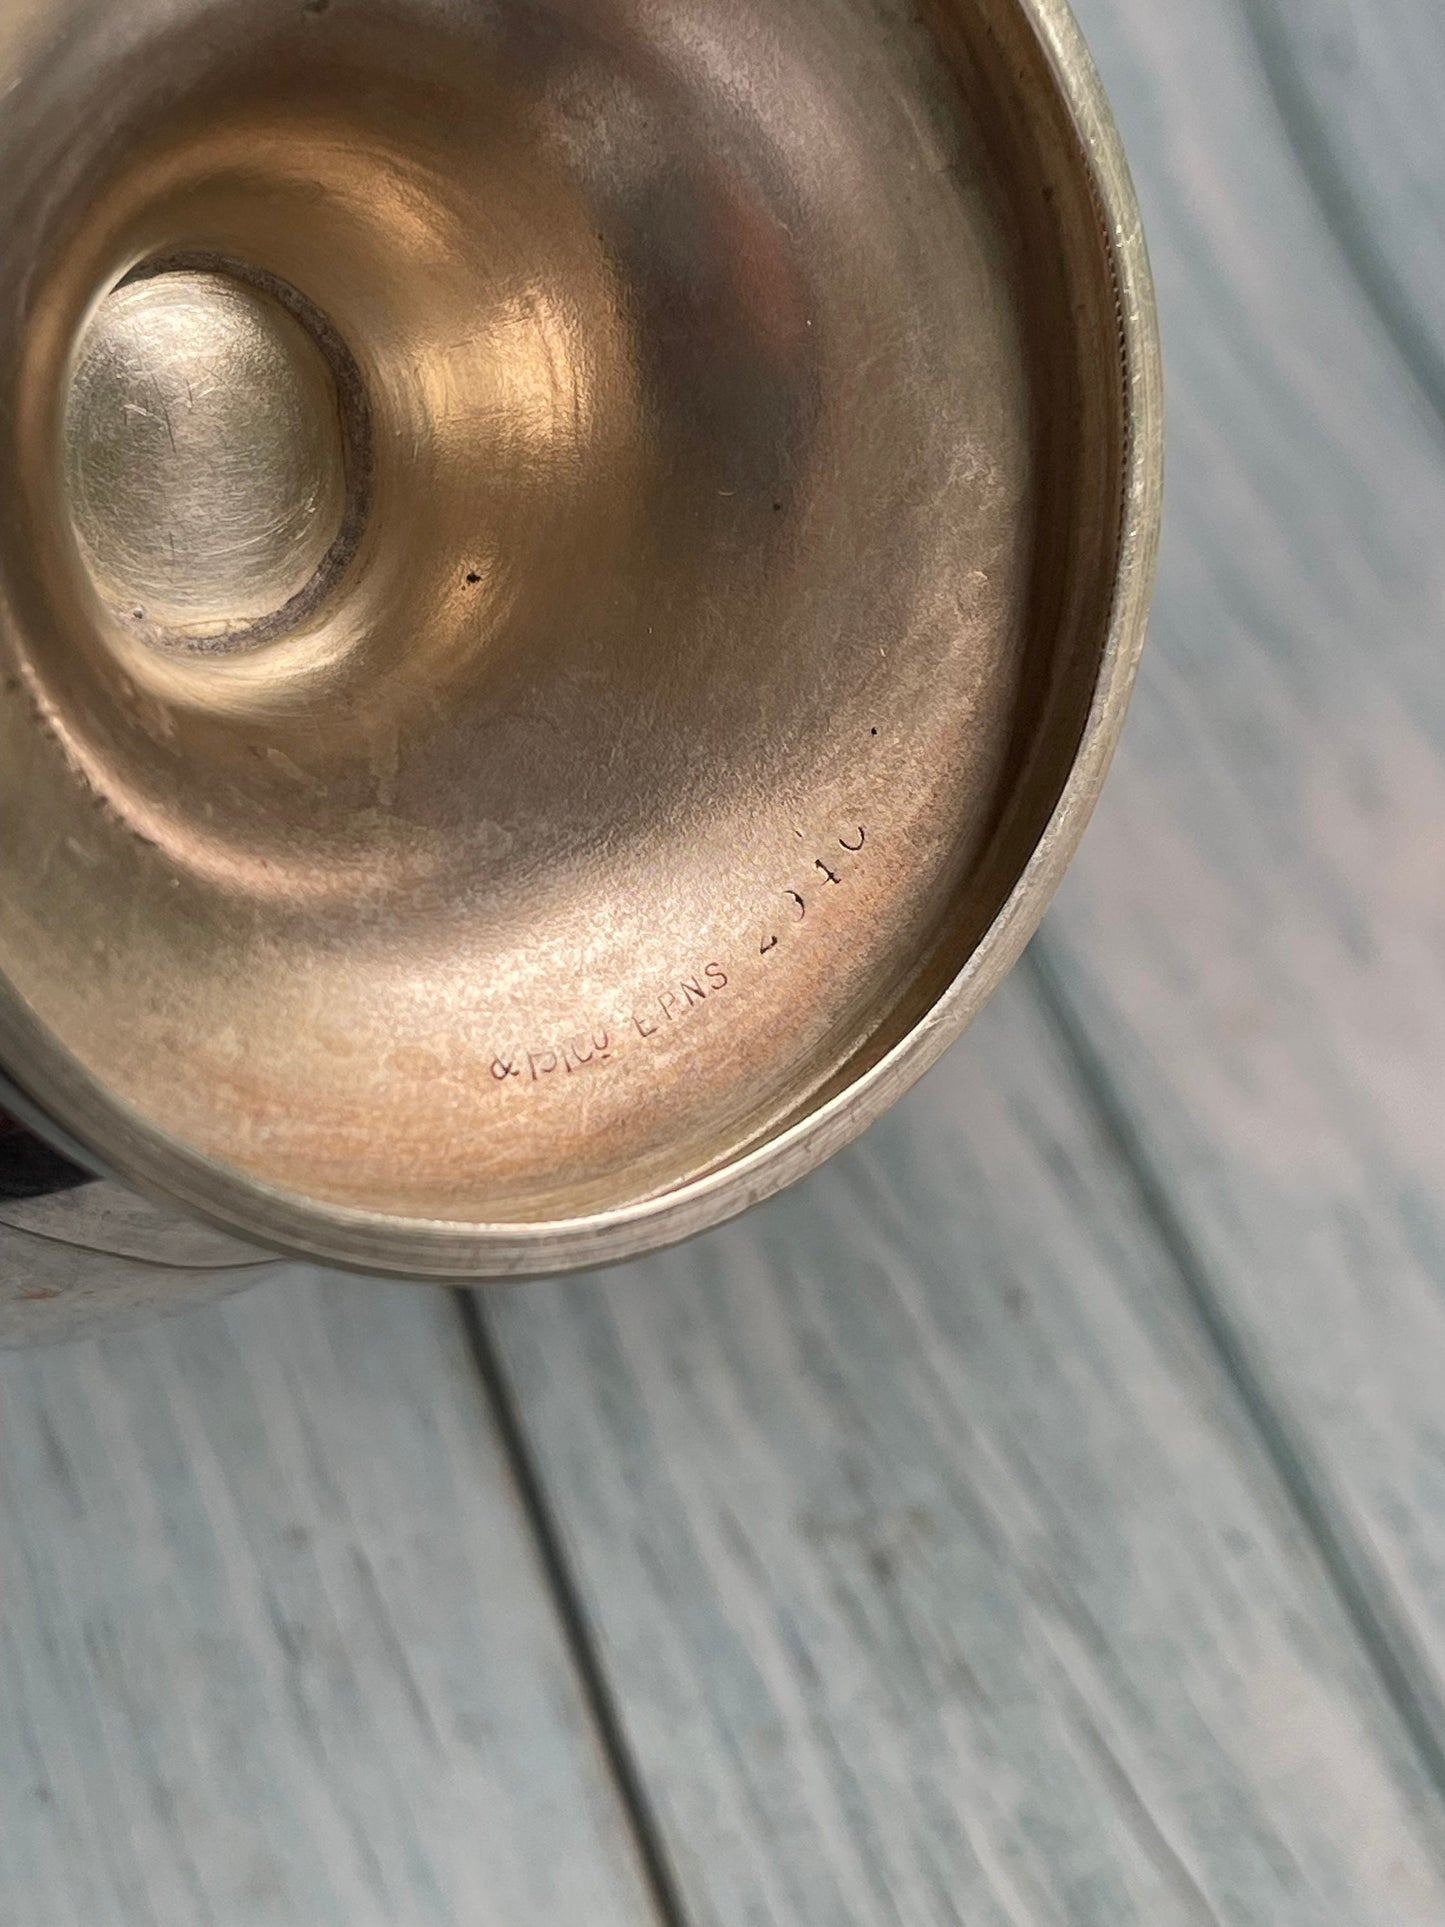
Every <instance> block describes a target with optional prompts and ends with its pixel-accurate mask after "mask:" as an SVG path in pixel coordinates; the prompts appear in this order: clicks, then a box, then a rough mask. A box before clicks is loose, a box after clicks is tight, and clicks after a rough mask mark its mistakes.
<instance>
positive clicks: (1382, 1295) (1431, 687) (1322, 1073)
mask: <svg viewBox="0 0 1445 1927" xmlns="http://www.w3.org/2000/svg"><path fill="white" fill-rule="evenodd" d="M1264 3H1265V0H1257V4H1258V5H1259V6H1261V7H1262V6H1263V5H1264ZM1270 3H1271V4H1272V0H1270ZM1253 5H1254V0H1252V5H1251V9H1250V10H1248V11H1246V10H1245V8H1244V7H1243V6H1241V5H1240V4H1239V0H1231V4H1228V5H1221V6H1217V7H1208V8H1201V7H1196V6H1193V5H1191V4H1187V3H1186V0H1150V4H1148V5H1143V4H1130V5H1127V6H1126V5H1123V4H1116V3H1115V0H1086V3H1085V5H1084V8H1083V12H1084V18H1085V25H1086V27H1087V28H1089V30H1090V31H1091V33H1092V36H1093V39H1094V41H1095V44H1096V48H1097V50H1098V51H1099V53H1100V55H1101V57H1102V60H1103V64H1104V70H1105V73H1106V77H1107V78H1109V79H1110V81H1111V83H1112V86H1113V89H1114V93H1115V96H1116V102H1117V105H1118V108H1119V111H1120V117H1121V121H1122V123H1123V126H1124V131H1125V136H1126V140H1128V141H1129V143H1130V145H1131V150H1132V153H1133V157H1134V162H1135V166H1136V169H1137V171H1138V173H1139V176H1140V181H1141V188H1142V194H1143V200H1144V204H1145V214H1146V220H1147V221H1148V222H1149V224H1150V231H1151V234H1152V237H1153V250H1154V256H1155V264H1156V270H1157V273H1158V277H1159V282H1160V292H1161V309H1162V315H1163V321H1164V327H1165V335H1166V342H1167V346H1168V354H1169V360H1170V369H1171V375H1172V409H1171V412H1172V454H1171V476H1172V504H1171V512H1170V522H1169V528H1168V532H1167V535H1166V553H1165V559H1164V570H1163V580H1162V588H1161V594H1160V598H1159V603H1158V616H1157V620H1156V623H1155V627H1154V636H1153V649H1152V656H1151V660H1150V662H1149V666H1148V670H1147V673H1146V675H1145V677H1144V680H1143V682H1142V685H1141V688H1140V692H1139V697H1138V700H1137V702H1136V705H1135V711H1134V715H1133V718H1132V720H1131V724H1130V729H1129V732H1128V740H1127V744H1126V748H1125V751H1124V753H1123V755H1122V756H1121V758H1120V760H1119V763H1118V765H1117V767H1116V770H1115V775H1114V780H1113V782H1112V785H1111V789H1110V792H1109V795H1108V796H1107V798H1106V801H1105V804H1104V807H1103V810H1102V812H1101V815H1100V818H1099V821H1098V823H1097V825H1096V829H1095V832H1094V834H1093V835H1092V836H1091V838H1090V839H1089V841H1088V843H1087V845H1086V848H1085V850H1084V852H1083V855H1082V858H1081V861H1080V863H1079V865H1078V867H1077V869H1076V871H1075V872H1074V874H1073V876H1072V877H1071V879H1070V881H1069V884H1068V886H1067V888H1066V891H1065V893H1064V897H1063V900H1062V903H1061V906H1060V910H1059V913H1058V914H1057V915H1056V917H1055V918H1054V920H1053V922H1052V924H1051V926H1050V931H1049V937H1048V946H1047V955H1048V956H1049V957H1050V959H1051V962H1052V969H1053V973H1054V977H1055V980H1056V982H1057V984H1058V986H1059V989H1060V992H1061V994H1062V997H1063V999H1064V1002H1065V1005H1066V1006H1067V1010H1068V1012H1069V1014H1070V1021H1071V1022H1072V1023H1073V1024H1074V1026H1075V1027H1076V1031H1077V1035H1078V1037H1079V1039H1080V1040H1081V1042H1082V1044H1083V1047H1084V1050H1085V1054H1086V1055H1088V1056H1090V1057H1091V1058H1092V1059H1093V1061H1094V1062H1095V1063H1096V1065H1097V1066H1098V1067H1099V1072H1100V1078H1101V1080H1102V1082H1101V1085H1100V1095H1101V1096H1102V1097H1104V1099H1105V1100H1106V1101H1110V1093H1111V1092H1112V1093H1113V1101H1117V1104H1118V1107H1119V1113H1120V1121H1121V1124H1122V1126H1123V1128H1124V1130H1125V1132H1126V1135H1127V1136H1128V1137H1129V1139H1130V1142H1131V1144H1132V1146H1133V1148H1134V1150H1135V1152H1136V1154H1137V1156H1138V1157H1139V1159H1140V1161H1141V1163H1142V1165H1143V1166H1144V1167H1145V1168H1146V1169H1147V1171H1148V1172H1149V1174H1150V1176H1151V1181H1152V1182H1153V1183H1154V1184H1155V1186H1156V1187H1157V1189H1158V1190H1159V1192H1160V1193H1161V1195H1164V1196H1166V1197H1167V1198H1168V1200H1169V1210H1170V1212H1171V1213H1172V1215H1173V1219H1174V1222H1175V1224H1176V1227H1177V1230H1178V1234H1179V1239H1180V1240H1181V1241H1182V1243H1183V1244H1184V1245H1186V1246H1187V1248H1188V1264H1189V1266H1190V1267H1191V1268H1192V1272H1193V1275H1194V1278H1195V1281H1196V1284H1197V1287H1198V1290H1199V1292H1200V1294H1201V1297H1202V1299H1203V1300H1204V1301H1207V1303H1208V1304H1209V1305H1212V1307H1213V1308H1214V1314H1215V1316H1216V1317H1217V1320H1218V1331H1219V1335H1220V1338H1221V1340H1222V1343H1223V1346H1224V1349H1225V1350H1226V1352H1227V1353H1228V1354H1229V1355H1230V1357H1231V1360H1232V1365H1233V1368H1234V1369H1235V1371H1236V1375H1237V1377H1238V1378H1239V1381H1240V1383H1241V1385H1242V1386H1243V1387H1244V1388H1245V1391H1246V1394H1247V1396H1248V1397H1249V1398H1250V1400H1251V1402H1252V1403H1253V1405H1254V1406H1255V1408H1256V1410H1257V1411H1258V1412H1259V1413H1260V1415H1261V1417H1262V1419H1263V1420H1264V1422H1265V1423H1266V1424H1267V1426H1268V1427H1269V1428H1270V1429H1271V1430H1272V1433H1273V1436H1274V1438H1275V1440H1276V1443H1277V1446H1278V1448H1279V1451H1280V1453H1281V1457H1282V1462H1284V1463H1286V1464H1287V1466H1288V1469H1289V1474H1290V1477H1291V1480H1292V1482H1293V1484H1294V1485H1295V1487H1296V1489H1297V1491H1298V1493H1299V1496H1300V1499H1301V1503H1302V1504H1303V1505H1304V1506H1305V1507H1306V1509H1307V1510H1308V1511H1309V1512H1310V1514H1311V1516H1312V1517H1313V1519H1314V1520H1315V1522H1316V1527H1317V1530H1318V1532H1319V1534H1320V1538H1321V1542H1322V1544H1323V1545H1324V1546H1325V1548H1326V1552H1327V1556H1328V1557H1329V1559H1330V1561H1331V1564H1332V1566H1333V1568H1334V1569H1335V1571H1336V1573H1337V1576H1338V1579H1339V1583H1340V1584H1341V1586H1342V1587H1343V1588H1344V1589H1345V1590H1346V1591H1347V1592H1348V1593H1349V1594H1350V1595H1351V1597H1352V1599H1353V1602H1354V1610H1355V1613H1356V1616H1357V1618H1358V1620H1359V1622H1360V1624H1361V1627H1362V1630H1363V1632H1364V1633H1365V1636H1366V1637H1367V1639H1369V1640H1370V1642H1371V1643H1372V1644H1373V1645H1374V1647H1375V1648H1376V1650H1377V1652H1378V1654H1379V1657H1380V1660H1381V1664H1382V1667H1383V1669H1384V1671H1385V1673H1386V1675H1387V1676H1388V1677H1390V1678H1391V1679H1392V1682H1393V1690H1394V1691H1395V1693H1396V1696H1397V1698H1398V1699H1399V1700H1400V1703H1401V1705H1402V1707H1404V1708H1405V1709H1406V1711H1407V1713H1408V1716H1409V1717H1410V1718H1411V1720H1412V1723H1413V1725H1414V1727H1415V1731H1416V1737H1417V1742H1418V1744H1419V1746H1420V1748H1421V1752H1422V1757H1424V1758H1426V1759H1427V1761H1428V1763H1429V1765H1430V1769H1431V1771H1432V1773H1433V1774H1434V1776H1435V1777H1436V1779H1437V1780H1442V1779H1445V1690H1442V1654H1445V1416H1442V1412H1445V1408H1442V1396H1441V1386H1442V1382H1445V1380H1442V1370H1445V1292H1442V1285H1445V1131H1442V1128H1441V1126H1442V1099H1441V1092H1442V1089H1445V891H1442V889H1441V876H1442V829H1441V826H1442V824H1445V677H1442V675H1441V636H1442V610H1445V545H1442V543H1441V540H1440V533H1439V532H1440V529H1441V527H1442V524H1445V438H1442V433H1441V424H1440V421H1439V418H1438V417H1437V415H1436V413H1435V411H1434V409H1433V408H1432V407H1431V406H1430V405H1429V402H1428V399H1427V397H1426V395H1425V394H1424V392H1423V391H1422V389H1421V386H1420V384H1419V382H1418V380H1417V379H1416V376H1415V373H1414V371H1413V369H1412V368H1411V366H1410V364H1409V360H1408V358H1407V357H1405V356H1403V355H1402V354H1401V352H1400V348H1399V343H1398V341H1397V339H1396V338H1395V337H1394V336H1393V335H1392V334H1391V332H1390V331H1389V330H1388V329H1387V328H1386V326H1385V325H1384V321H1383V319H1382V315H1381V311H1380V307H1379V303H1378V300H1377V298H1376V294H1375V292H1374V291H1373V290H1372V289H1371V288H1370V287H1369V286H1368V285H1367V284H1366V282H1365V281H1364V280H1362V278H1361V276H1360V274H1359V272H1358V261H1357V259H1356V257H1355V256H1353V255H1352V254H1351V252H1350V251H1349V250H1348V249H1347V248H1345V247H1344V246H1342V244H1341V240H1340V236H1339V233H1338V231H1337V224H1336V223H1335V221H1334V219H1333V218H1332V215H1331V212H1330V210H1329V208H1328V205H1327V193H1328V190H1327V183H1324V182H1322V181H1321V179H1320V178H1319V177H1318V175H1317V174H1316V173H1314V172H1313V171H1312V170H1311V168H1310V167H1309V166H1308V165H1307V161H1308V153H1307V151H1305V150H1302V148H1301V145H1300V142H1299V140H1298V138H1297V136H1296V135H1295V134H1292V133H1290V132H1288V131H1287V130H1286V128H1285V125H1284V123H1283V121H1282V119H1281V115H1280V111H1279V101H1278V92H1279V90H1278V87H1277V85H1274V86H1272V85H1271V82H1270V78H1269V74H1268V72H1267V70H1266V68H1267V63H1265V62H1264V61H1263V60H1262V59H1261V40H1260V37H1259V31H1258V28H1259V22H1260V19H1261V17H1262V16H1261V15H1260V14H1259V13H1257V12H1256V11H1254V10H1253ZM1334 12H1335V16H1336V17H1338V9H1335V10H1334ZM1401 16H1403V17H1404V21H1405V26H1406V31H1407V33H1408V29H1409V23H1410V22H1412V21H1413V22H1415V23H1416V26H1417V27H1418V22H1419V20H1420V19H1421V18H1422V9H1420V8H1418V7H1406V8H1403V9H1391V10H1390V11H1389V17H1388V18H1387V16H1386V14H1385V13H1383V12H1380V13H1378V14H1376V16H1375V17H1374V19H1373V21H1372V22H1368V23H1367V22H1366V21H1365V17H1364V15H1363V14H1360V15H1358V16H1357V18H1358V19H1359V21H1360V22H1361V32H1362V33H1364V32H1365V31H1366V30H1367V28H1368V30H1369V31H1370V32H1373V33H1378V34H1382V35H1383V34H1388V33H1389V32H1390V31H1391V30H1392V29H1393V27H1394V25H1395V24H1396V22H1397V19H1399V18H1400V17H1401ZM1307 34H1308V24H1307V23H1306V22H1305V21H1304V19H1303V17H1302V16H1300V15H1297V16H1296V17H1295V37H1296V38H1297V39H1298V40H1299V41H1300V42H1301V43H1303V42H1304V41H1305V40H1306V38H1307ZM1401 45H1402V50H1408V48H1409V47H1410V45H1411V42H1410V41H1409V39H1408V37H1407V38H1404V39H1402V43H1401ZM1299 58H1300V59H1301V61H1302V62H1303V63H1304V64H1305V65H1306V66H1308V67H1309V68H1310V69H1311V70H1312V71H1313V70H1314V68H1315V67H1316V66H1317V56H1316V55H1315V54H1314V53H1308V54H1307V53H1305V52H1303V51H1302V52H1301V53H1300V56H1299ZM1376 97H1377V99H1379V101H1380V105H1381V111H1380V113H1379V115H1378V119H1377V122H1376V131H1375V138H1376V141H1377V142H1378V143H1379V145H1380V146H1381V147H1382V148H1383V147H1384V146H1385V145H1387V144H1388V143H1389V142H1390V141H1391V140H1392V139H1394V138H1396V136H1395V133H1394V128H1393V120H1394V119H1398V120H1399V121H1400V122H1402V123H1407V122H1408V119H1409V115H1408V112H1407V111H1406V102H1405V100H1404V98H1403V97H1402V98H1401V99H1400V101H1399V103H1398V108H1397V113H1396V115H1395V116H1393V117H1392V116H1391V115H1390V114H1389V113H1388V112H1386V111H1385V101H1384V96H1383V94H1382V93H1380V94H1377V96H1376ZM1416 137H1417V136H1416V135H1415V134H1414V133H1413V132H1412V133H1411V134H1409V135H1407V136H1403V138H1406V139H1410V140H1413V139H1415V138H1416ZM1342 151H1344V150H1342ZM1383 217H1384V203H1382V204H1381V218H1382V219H1383ZM1440 245H1441V237H1440V236H1439V234H1437V236H1436V247H1437V250H1438V248H1439V247H1440ZM1104 1085H1107V1087H1108V1089H1107V1090H1106V1089H1104V1088H1103V1086H1104Z"/></svg>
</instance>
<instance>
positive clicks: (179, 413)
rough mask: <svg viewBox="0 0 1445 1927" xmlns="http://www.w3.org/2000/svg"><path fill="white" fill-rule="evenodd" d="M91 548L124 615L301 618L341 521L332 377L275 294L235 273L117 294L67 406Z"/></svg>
mask: <svg viewBox="0 0 1445 1927" xmlns="http://www.w3.org/2000/svg"><path fill="white" fill-rule="evenodd" d="M65 479H66V485H67V491H68V496H69V502H70V508H71V513H72V515H73V517H74V521H75V532H76V535H77V537H78V539H79V543H80V550H81V554H82V555H83V556H84V558H85V561H86V563H87V565H88V566H89V569H90V573H91V576H92V578H93V580H94V583H95V586H96V589H97V590H98V591H99V594H100V597H101V600H102V602H103V603H104V604H105V605H106V607H107V610H108V611H109V613H110V614H111V616H112V617H113V618H117V619H118V620H119V621H120V622H122V623H126V622H132V623H135V624H136V625H138V627H139V629H140V631H141V632H142V633H144V634H146V635H147V636H148V637H151V638H153V639H157V640H165V639H168V638H169V639H173V640H174V641H176V642H178V643H184V642H188V641H195V642H199V641H202V640H209V641H212V642H213V643H218V644H225V643H230V642H234V641H235V640H237V639H240V640H244V641H254V640H257V639H258V636H257V632H258V630H259V629H260V628H261V627H262V626H263V625H268V624H269V625H270V626H271V627H272V629H273V630H274V629H277V628H279V627H280V625H281V623H282V621H295V620H296V619H297V614H298V611H297V601H298V598H300V597H301V596H303V595H304V594H305V593H306V590H307V588H308V586H309V585H310V584H312V583H314V582H315V581H316V579H317V576H318V573H319V572H320V570H321V568H322V565H323V563H325V561H326V560H327V558H328V556H329V555H331V554H332V553H333V551H334V550H335V548H336V545H337V541H338V538H339V537H340V535H341V533H342V530H343V527H344V526H345V523H346V502H347V475H346V456H345V444H344V441H343V438H342V433H341V420H340V407H339V403H338V400H337V394H336V387H335V384H334V382H333V381H332V378H331V371H330V369H329V367H328V366H327V363H326V360H325V357H324V356H323V354H322V352H321V349H320V347H319V346H318V345H317V344H316V343H315V342H314V341H312V340H311V338H310V337H309V336H308V335H307V333H306V332H305V330H304V329H303V328H302V327H301V325H300V323H299V322H297V321H295V320H293V319H292V317H291V315H289V314H288V313H287V312H286V310H285V308H283V307H282V306H281V305H280V303H279V302H277V301H274V300H272V299H271V297H270V296H269V295H267V294H265V293H263V292H262V291H261V290H259V289H257V288H254V287H248V286H247V285H246V284H245V283H244V282H241V281H237V280H234V279H231V278H230V277H228V276H226V275H224V274H218V273H215V272H212V273H209V274H200V273H195V272H191V273H182V272H173V273H169V274H156V275H149V276H145V277H143V278H142V279H140V280H136V281H128V282H126V283H124V284H123V285H122V286H121V287H119V288H116V289H115V290H114V291H113V292H112V293H110V294H108V295H107V296H106V297H105V299H104V300H103V301H102V302H101V304H100V307H99V308H98V310H97V311H96V314H95V318H94V319H93V320H92V322H91V324H90V326H89V328H88V329H87V330H86V333H85V335H84V337H83V338H82V340H81V343H80V347H79V351H78V356H77V362H76V368H75V373H74V374H73V376H72V377H71V383H70V394H69V399H68V402H67V407H66V417H65Z"/></svg>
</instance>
